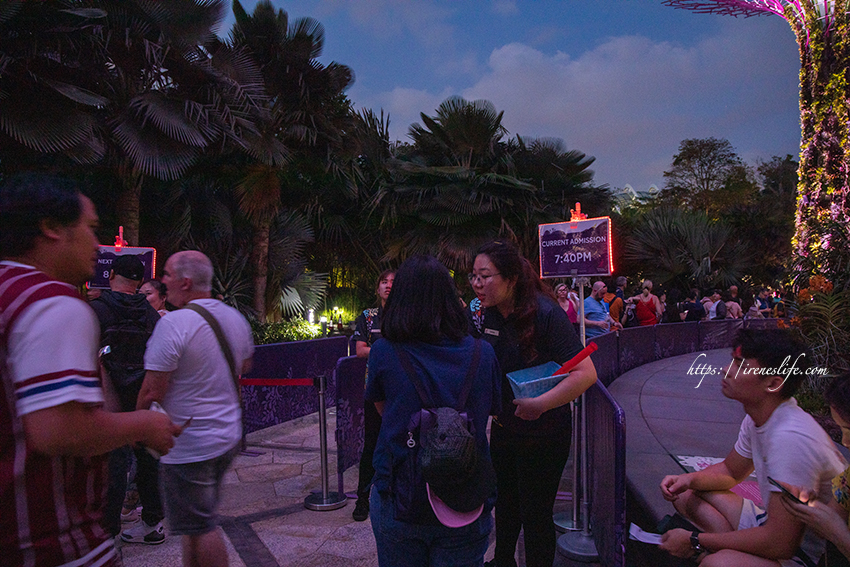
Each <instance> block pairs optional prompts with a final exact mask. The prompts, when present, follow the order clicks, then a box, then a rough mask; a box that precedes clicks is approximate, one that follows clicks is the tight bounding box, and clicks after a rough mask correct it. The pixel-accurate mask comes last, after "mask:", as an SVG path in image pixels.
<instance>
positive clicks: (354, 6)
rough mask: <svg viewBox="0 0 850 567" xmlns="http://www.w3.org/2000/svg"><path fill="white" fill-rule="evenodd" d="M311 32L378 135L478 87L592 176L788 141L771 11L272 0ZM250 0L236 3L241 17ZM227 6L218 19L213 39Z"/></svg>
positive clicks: (795, 69)
mask: <svg viewBox="0 0 850 567" xmlns="http://www.w3.org/2000/svg"><path fill="white" fill-rule="evenodd" d="M273 3H274V5H275V6H276V7H278V8H283V9H284V10H286V11H287V12H288V13H289V17H290V21H292V20H293V19H295V18H300V17H308V16H309V17H312V18H314V19H316V20H318V21H319V22H321V23H322V25H323V26H324V28H325V48H324V53H323V55H322V57H321V58H320V61H322V62H323V63H329V62H330V61H336V62H338V63H342V64H345V65H348V66H349V67H351V69H352V70H353V71H354V75H355V83H354V85H353V86H352V87H351V88H350V89H349V90H348V92H347V94H348V96H349V98H350V99H351V100H352V102H353V103H354V105H355V107H356V108H357V109H360V108H372V109H373V110H375V111H376V112H379V111H380V110H381V109H383V110H384V112H385V114H386V113H389V116H390V130H391V134H392V137H393V139H397V140H403V141H410V140H409V138H408V137H407V131H408V128H409V126H410V124H412V123H413V122H421V120H420V118H419V113H420V112H424V113H425V114H428V115H431V116H433V115H434V113H435V109H436V108H437V106H439V104H440V103H441V102H442V101H443V100H445V99H446V98H447V97H449V96H452V95H460V96H463V97H464V98H466V99H467V100H475V99H487V100H489V101H491V102H492V103H493V104H494V105H495V106H496V109H497V110H500V111H501V110H504V112H505V114H504V118H503V125H504V126H505V127H506V128H507V129H508V131H509V136H511V137H513V136H516V135H517V134H519V135H521V136H523V137H547V138H561V139H562V140H564V142H565V144H566V147H567V149H576V150H580V151H582V152H584V153H586V154H588V155H590V156H594V157H595V158H596V162H595V163H594V164H593V166H592V169H593V170H594V171H595V172H596V175H595V178H594V179H595V182H596V183H597V184H600V185H601V184H608V185H609V186H611V187H612V188H614V189H619V188H622V187H623V186H624V185H625V184H627V183H628V184H630V185H632V187H634V188H635V189H636V190H638V191H643V190H646V189H647V188H648V187H649V186H650V185H651V184H655V185H657V186H659V187H663V184H664V178H663V176H662V173H663V172H664V170H665V169H668V168H669V166H670V162H671V161H672V157H673V154H675V153H676V151H677V149H678V147H679V143H680V142H681V141H682V140H683V139H686V138H705V137H709V136H714V137H716V138H726V139H728V140H729V141H730V142H731V143H732V145H733V146H734V147H735V149H736V150H737V151H738V153H739V154H740V155H741V156H742V157H743V158H744V159H745V160H746V161H747V162H748V163H750V164H755V163H756V160H758V159H762V160H770V158H771V156H774V155H778V156H785V155H786V154H791V155H793V156H794V158H795V159H797V156H798V153H799V140H800V129H799V112H798V84H799V68H800V64H799V55H798V51H797V45H796V43H795V41H794V34H793V32H792V30H791V27H790V26H789V24H788V23H787V22H786V21H785V20H783V19H782V18H780V17H778V16H772V15H771V16H761V17H753V18H733V17H730V16H717V15H705V14H696V13H693V12H690V11H686V10H676V9H673V8H670V7H667V6H663V5H662V4H661V2H660V1H657V0H580V1H579V0H560V1H558V0H524V1H523V0H516V1H514V0H476V1H472V0H297V1H285V2H284V1H280V0H273ZM255 4H256V0H244V1H243V6H244V7H245V9H246V10H247V11H248V12H249V13H250V12H252V11H253V8H254V5H255ZM232 22H233V16H232V14H229V15H228V19H227V21H226V22H225V24H224V26H223V28H222V35H226V34H227V32H228V31H229V29H230V27H231V25H232Z"/></svg>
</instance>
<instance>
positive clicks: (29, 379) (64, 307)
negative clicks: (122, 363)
mask: <svg viewBox="0 0 850 567" xmlns="http://www.w3.org/2000/svg"><path fill="white" fill-rule="evenodd" d="M4 264H6V265H11V266H15V265H17V266H23V264H17V263H14V262H4ZM99 344H100V324H99V323H98V321H97V316H96V315H95V314H94V311H92V309H91V307H89V306H88V305H87V304H86V303H85V302H84V301H83V300H82V299H77V298H74V297H69V296H64V295H60V296H55V297H48V298H46V299H41V300H38V301H36V302H35V303H33V304H32V305H30V306H29V307H27V308H25V309H24V310H23V311H22V312H21V314H20V315H18V317H17V319H16V320H15V322H14V324H13V325H12V328H11V329H10V330H9V339H8V352H7V358H6V368H7V371H8V373H9V377H10V378H11V380H12V383H13V384H14V388H15V398H16V409H17V413H18V415H19V416H22V415H26V414H28V413H32V412H34V411H38V410H42V409H45V408H51V407H56V406H59V405H62V404H64V403H67V402H72V401H73V402H81V403H92V404H102V403H103V390H102V389H101V384H100V373H99V366H98V363H97V348H98V345H99Z"/></svg>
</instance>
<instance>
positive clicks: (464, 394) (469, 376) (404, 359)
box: [391, 339, 481, 412]
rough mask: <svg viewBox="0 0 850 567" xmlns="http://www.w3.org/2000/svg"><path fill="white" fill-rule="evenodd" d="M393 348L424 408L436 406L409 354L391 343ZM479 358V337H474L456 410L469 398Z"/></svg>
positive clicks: (464, 404)
mask: <svg viewBox="0 0 850 567" xmlns="http://www.w3.org/2000/svg"><path fill="white" fill-rule="evenodd" d="M391 344H392V343H391ZM393 350H395V352H396V355H397V356H398V358H399V361H400V362H401V365H402V367H403V368H404V371H405V372H406V373H407V376H408V378H410V381H411V382H413V387H414V388H416V393H417V394H419V399H420V400H421V401H422V405H423V406H424V407H425V408H433V407H436V405H435V404H434V403H433V402H432V401H431V398H430V396H429V395H428V392H427V391H426V390H425V385H424V384H422V380H420V379H419V375H418V374H417V373H416V370H414V369H413V364H412V363H411V362H410V356H409V355H408V354H407V352H405V351H404V350H403V349H400V348H397V347H396V346H395V345H393ZM480 358H481V339H475V350H474V351H473V354H472V364H470V366H469V370H468V371H467V372H466V377H465V378H464V381H463V388H462V389H461V391H460V395H459V396H458V399H457V404H456V407H455V409H456V410H457V411H458V412H460V411H463V408H464V406H466V400H467V399H468V398H469V393H470V392H471V391H472V383H473V382H474V380H475V375H476V374H477V372H478V362H479V360H480Z"/></svg>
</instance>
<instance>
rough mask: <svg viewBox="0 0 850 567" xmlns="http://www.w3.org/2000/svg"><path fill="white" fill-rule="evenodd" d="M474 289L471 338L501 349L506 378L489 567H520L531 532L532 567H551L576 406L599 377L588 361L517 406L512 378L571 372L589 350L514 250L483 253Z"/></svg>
mask: <svg viewBox="0 0 850 567" xmlns="http://www.w3.org/2000/svg"><path fill="white" fill-rule="evenodd" d="M469 281H470V283H471V284H472V289H473V291H475V294H476V299H475V300H473V302H471V303H470V319H471V320H470V332H471V333H472V335H473V336H474V337H480V338H483V339H484V340H486V341H487V342H489V343H490V344H491V345H493V349H494V350H495V351H496V357H497V359H498V360H499V366H500V367H501V371H502V373H503V376H502V388H501V389H502V411H501V412H500V413H499V414H498V415H497V416H496V417H495V418H494V419H493V425H492V428H491V432H490V447H491V455H492V459H493V466H494V468H495V470H496V487H497V497H496V551H495V557H494V559H493V560H492V561H491V562H489V563H487V565H493V566H497V567H516V562H515V559H514V556H515V553H516V545H517V540H518V538H519V533H520V530H524V534H525V535H524V537H525V553H526V565H527V566H528V567H551V565H552V562H553V561H554V558H555V525H554V523H553V521H552V508H553V505H554V502H555V495H556V493H557V491H558V483H559V482H560V478H561V474H562V473H563V469H564V465H565V464H566V462H567V456H568V455H569V451H570V434H571V429H572V423H571V417H570V409H569V405H568V404H569V402H571V401H572V400H574V399H575V398H577V397H578V396H580V395H581V394H582V392H584V391H585V390H587V388H589V387H590V386H591V385H592V384H593V383H594V382H595V381H596V369H595V367H594V366H593V362H591V360H590V359H589V358H585V359H584V360H583V361H581V362H580V363H579V364H578V365H577V366H576V367H575V369H574V370H573V371H572V372H570V374H569V375H568V376H567V378H565V379H564V380H562V381H561V382H560V383H559V384H558V385H557V386H555V387H554V388H552V389H551V390H549V391H548V392H545V393H544V394H541V395H539V396H537V397H535V398H520V399H515V398H514V396H513V391H512V389H511V387H510V384H509V382H508V379H507V376H506V374H507V373H508V372H513V371H516V370H521V369H524V368H529V367H533V366H537V365H540V364H544V363H547V362H552V361H554V362H557V363H558V364H563V363H564V362H566V361H567V360H569V359H571V358H572V357H574V356H575V355H576V354H577V353H578V352H579V351H580V350H581V349H582V344H581V342H580V341H579V338H578V335H577V334H576V332H575V330H574V328H573V326H572V324H571V323H570V320H569V319H568V318H567V315H566V313H565V312H564V310H563V309H561V308H560V307H559V306H558V304H557V303H556V302H555V300H554V298H553V297H551V292H549V293H547V290H548V289H549V287H548V286H544V285H543V283H542V281H541V280H540V278H539V277H538V275H537V273H536V272H535V270H534V268H532V267H531V264H530V263H529V262H528V260H526V259H525V258H523V257H522V256H521V255H520V254H519V252H518V251H517V249H516V248H515V247H514V246H512V245H510V244H506V243H503V242H498V241H497V242H491V243H489V244H486V245H485V246H483V247H482V248H481V249H480V250H479V251H478V254H477V256H476V258H475V263H474V266H473V269H472V273H470V274H469ZM602 287H604V285H603V286H602Z"/></svg>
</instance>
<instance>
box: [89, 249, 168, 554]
mask: <svg viewBox="0 0 850 567" xmlns="http://www.w3.org/2000/svg"><path fill="white" fill-rule="evenodd" d="M144 277H145V266H144V264H143V263H142V261H141V260H140V259H139V257H138V256H134V255H130V254H126V255H123V256H118V257H117V258H116V259H115V260H114V261H113V263H112V270H111V271H110V273H109V288H110V289H108V290H105V291H104V292H103V293H101V295H100V297H99V298H97V299H95V300H93V301H92V302H91V303H90V305H91V307H92V309H94V312H95V313H96V314H97V318H98V321H99V322H100V339H101V344H100V346H101V350H102V353H103V354H102V357H101V364H102V367H103V370H104V371H105V372H106V374H107V375H108V378H109V380H110V381H111V383H112V387H113V388H114V390H115V393H116V395H117V397H118V403H119V405H120V409H121V411H122V412H129V411H134V410H135V409H136V399H137V398H138V396H139V390H141V387H142V382H143V381H144V378H145V366H144V357H145V345H146V344H147V341H148V339H149V338H150V336H151V334H152V333H153V328H154V325H156V323H157V321H159V318H160V316H159V314H158V313H157V312H156V310H155V309H154V308H153V307H152V306H151V304H150V303H149V302H148V300H147V297H146V296H145V295H144V294H141V293H137V289H138V288H139V285H140V284H141V283H142V279H144ZM133 452H134V453H135V455H136V463H137V465H136V485H137V487H138V491H139V500H140V502H141V504H142V517H141V519H142V522H144V523H143V524H142V523H140V524H139V526H144V525H145V524H146V525H147V526H153V529H150V530H145V531H146V533H144V534H141V536H140V537H138V538H135V539H134V540H132V541H135V542H138V543H146V544H158V543H162V542H163V541H165V534H164V530H163V526H162V519H163V517H164V513H163V510H162V500H161V498H160V494H159V472H158V471H159V463H158V462H157V461H156V459H154V458H153V457H152V456H151V455H150V454H149V453H148V452H147V451H146V450H145V449H143V448H134V449H133ZM129 466H130V448H129V447H121V448H119V449H116V450H114V451H112V453H110V455H109V488H108V489H107V493H106V507H105V509H104V515H103V527H104V529H105V530H106V531H107V532H109V533H110V534H112V535H113V536H116V535H118V533H119V532H120V531H121V508H122V505H123V503H124V493H125V490H126V488H127V470H128V469H129ZM137 527H138V526H131V527H130V528H128V532H129V533H133V532H132V530H133V529H135V528H137Z"/></svg>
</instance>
